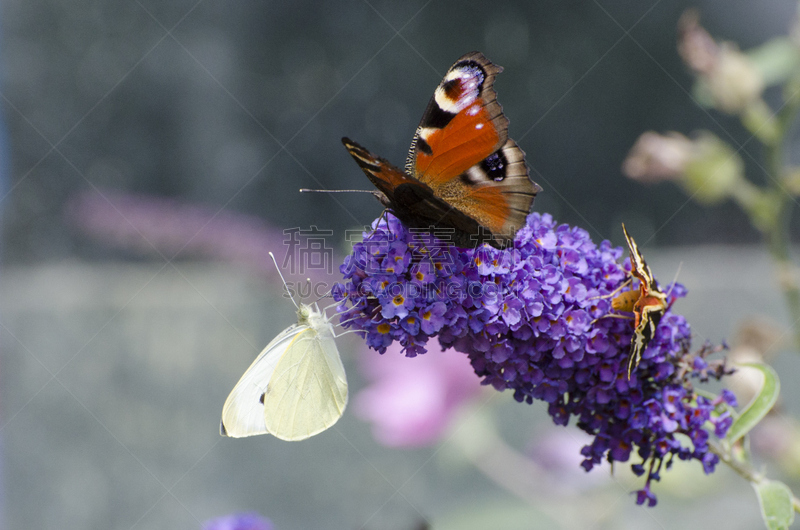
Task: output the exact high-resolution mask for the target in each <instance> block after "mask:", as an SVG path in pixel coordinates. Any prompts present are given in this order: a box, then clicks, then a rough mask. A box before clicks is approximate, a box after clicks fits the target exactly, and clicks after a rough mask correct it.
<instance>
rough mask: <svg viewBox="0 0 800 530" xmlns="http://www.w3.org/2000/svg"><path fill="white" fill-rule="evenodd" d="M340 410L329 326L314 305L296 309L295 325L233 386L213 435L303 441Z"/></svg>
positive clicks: (343, 402)
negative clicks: (217, 433) (264, 436)
mask: <svg viewBox="0 0 800 530" xmlns="http://www.w3.org/2000/svg"><path fill="white" fill-rule="evenodd" d="M346 406H347V378H346V377H345V373H344V366H342V360H341V358H340V357H339V350H338V349H337V348H336V343H335V342H334V333H333V326H332V325H331V323H330V320H329V319H328V318H327V317H326V316H325V313H323V312H322V311H321V310H320V309H319V307H317V306H316V304H315V306H314V307H312V306H310V305H305V304H301V305H299V306H298V307H297V324H293V325H291V326H289V327H288V328H286V329H285V330H283V331H282V332H281V333H280V334H279V335H278V336H277V337H275V338H274V339H273V340H272V342H270V343H269V344H268V345H267V347H266V348H264V351H262V352H261V353H260V354H259V355H258V357H256V360H255V361H253V364H251V365H250V367H249V368H248V369H247V371H246V372H245V373H244V375H243V376H242V378H241V379H240V380H239V382H238V383H236V386H235V387H233V390H232V391H231V394H230V395H229V396H228V399H227V400H225V406H224V407H223V408H222V421H221V422H220V425H219V432H220V434H221V435H222V436H231V437H234V438H241V437H244V436H253V435H255V434H272V435H273V436H275V437H276V438H280V439H281V440H289V441H297V440H305V439H306V438H310V437H311V436H314V435H315V434H318V433H321V432H322V431H324V430H325V429H327V428H329V427H330V426H331V425H333V424H334V423H336V422H337V421H338V420H339V418H340V417H341V416H342V414H343V413H344V409H345V407H346Z"/></svg>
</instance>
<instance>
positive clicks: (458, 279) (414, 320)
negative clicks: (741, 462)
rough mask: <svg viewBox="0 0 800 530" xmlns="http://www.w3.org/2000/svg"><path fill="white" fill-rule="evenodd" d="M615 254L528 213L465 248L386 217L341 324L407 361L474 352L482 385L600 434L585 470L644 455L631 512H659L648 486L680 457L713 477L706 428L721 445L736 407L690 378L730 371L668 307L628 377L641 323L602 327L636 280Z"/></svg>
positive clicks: (352, 276)
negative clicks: (615, 299) (502, 235)
mask: <svg viewBox="0 0 800 530" xmlns="http://www.w3.org/2000/svg"><path fill="white" fill-rule="evenodd" d="M621 256H622V249H620V248H618V247H617V248H615V247H612V246H611V244H610V243H609V242H608V241H603V242H602V243H601V244H600V245H599V246H598V245H596V244H595V243H593V242H592V241H591V239H590V238H589V235H588V233H587V232H586V231H585V230H583V229H580V228H574V227H569V226H567V225H560V226H557V225H556V223H555V221H554V220H553V218H552V217H551V216H549V215H546V214H544V215H540V214H538V213H533V214H531V215H530V216H529V217H528V222H527V225H526V226H525V227H523V228H522V229H521V230H520V231H519V232H518V233H517V237H516V241H515V244H514V247H513V248H508V249H506V250H498V249H495V248H492V247H489V246H488V245H483V246H481V247H478V248H477V249H474V250H463V249H457V248H455V247H453V246H448V245H446V244H443V243H442V242H440V241H438V240H436V239H434V238H433V237H432V236H430V235H429V234H426V233H421V232H415V231H413V230H408V229H406V228H405V227H404V226H403V225H402V224H401V223H400V222H399V221H398V220H397V219H395V218H394V217H392V216H391V215H389V216H387V219H386V220H385V221H381V222H380V223H378V224H376V226H375V227H374V230H373V231H372V232H370V233H368V234H365V237H364V240H363V241H362V242H361V243H357V244H356V245H354V247H353V252H352V254H350V255H349V256H347V257H346V258H345V261H344V263H343V264H342V266H341V268H340V270H341V272H342V274H343V275H344V279H345V283H343V284H337V285H335V286H334V289H333V295H334V298H335V299H336V301H337V302H339V310H340V311H341V312H342V315H341V321H342V322H343V325H344V326H346V327H350V328H353V329H357V330H360V331H363V332H364V336H365V337H366V341H367V344H368V345H369V346H370V347H371V348H373V349H375V350H377V351H379V352H381V353H383V352H385V351H386V348H387V346H389V345H390V344H391V343H393V342H394V341H398V342H399V343H400V344H401V345H402V346H403V348H404V351H405V353H406V355H407V356H410V357H413V356H415V355H417V354H421V353H424V352H425V351H426V350H425V344H426V343H427V341H428V340H429V339H430V338H432V337H438V340H439V342H440V344H441V345H442V347H444V348H449V347H453V348H455V349H456V350H458V351H460V352H463V353H465V354H467V355H468V356H469V359H470V361H471V363H472V367H473V369H474V370H475V373H476V374H477V375H478V376H480V377H482V378H483V383H484V384H490V385H492V386H493V387H494V388H496V389H497V390H504V389H511V390H513V391H514V397H515V399H516V400H517V401H520V402H521V401H525V402H527V403H532V402H533V400H534V399H538V400H542V401H545V402H547V403H548V412H549V414H550V415H551V417H552V418H553V421H554V422H555V423H556V424H560V425H566V424H567V423H568V422H569V420H570V418H572V417H574V418H576V420H577V425H578V427H580V428H581V429H582V430H584V431H586V432H587V433H589V434H591V435H592V436H594V440H593V442H592V443H591V444H589V445H587V446H585V447H584V448H583V450H582V454H583V456H584V461H583V464H582V465H583V467H584V468H585V469H586V470H587V471H588V470H590V469H592V467H594V466H595V465H596V464H599V463H600V462H601V461H602V460H603V459H606V460H608V461H609V462H626V461H628V460H629V459H630V458H631V453H632V452H633V451H634V448H638V450H637V454H638V457H639V459H641V461H640V462H639V463H637V464H634V465H633V466H632V467H633V470H634V472H636V473H637V474H644V473H645V472H646V473H647V478H646V485H645V487H644V488H643V489H642V490H640V491H639V492H637V493H638V496H637V502H638V503H639V504H643V503H645V502H647V503H648V505H650V506H653V505H654V504H655V502H656V498H655V495H654V494H653V493H652V492H651V491H650V483H651V481H652V480H658V478H659V473H660V471H661V468H662V464H666V466H667V467H669V465H670V464H671V461H672V458H674V457H675V456H677V457H678V458H681V459H685V460H688V459H697V460H700V461H701V462H702V464H703V468H704V469H705V471H706V473H711V472H712V471H713V470H714V466H715V465H716V464H717V462H718V458H717V456H716V455H714V454H713V453H711V452H709V446H708V438H709V431H708V430H707V429H709V428H711V429H713V431H714V434H715V435H716V436H718V437H721V436H724V435H725V433H726V431H727V429H728V427H729V426H730V424H731V417H730V413H729V412H727V411H726V410H727V409H726V404H727V405H733V404H734V403H735V398H734V396H733V394H731V393H730V392H727V391H724V392H723V393H722V394H721V397H719V398H717V399H714V400H710V399H707V398H705V397H702V396H699V395H697V393H695V392H694V390H693V387H692V385H691V380H692V379H699V380H702V381H705V380H707V379H708V378H709V377H712V376H713V377H716V378H719V377H721V376H722V375H723V374H724V373H727V372H726V369H725V367H724V363H720V362H719V361H716V362H708V361H706V360H705V358H706V356H707V355H708V354H709V353H712V352H713V351H717V350H718V349H714V348H711V347H704V348H702V349H701V350H700V351H699V352H697V353H694V354H693V353H690V349H689V348H690V330H689V325H688V324H687V322H686V320H685V319H684V318H683V317H682V316H680V315H675V314H673V313H671V312H670V311H667V313H666V314H665V315H664V317H663V318H662V319H661V322H660V323H659V326H658V330H657V333H656V335H655V337H654V338H653V339H652V340H651V342H650V344H649V345H648V347H647V349H646V350H645V352H644V354H643V356H642V357H643V358H642V361H641V363H640V364H639V366H638V368H637V369H636V370H635V371H634V373H633V374H632V375H631V378H630V379H628V376H627V361H628V356H629V354H630V348H631V337H632V333H633V325H632V323H631V321H630V320H626V319H619V318H605V317H607V315H609V314H611V313H613V310H612V307H611V300H610V299H609V298H603V296H604V295H607V294H609V293H611V292H612V291H614V289H616V288H617V287H618V286H619V285H620V284H621V283H622V282H624V281H625V280H626V278H627V276H628V272H627V270H629V267H630V264H629V262H627V260H626V263H625V266H624V267H623V266H621V265H619V264H618V263H617V260H618V259H619V258H620V257H621ZM669 292H670V299H671V300H674V299H675V298H676V297H679V296H685V290H684V289H683V287H682V286H680V285H676V286H675V287H673V288H672V289H671V290H669ZM709 426H711V427H709ZM678 434H683V435H686V436H687V437H688V439H689V440H690V441H691V444H690V445H688V446H687V445H684V444H686V441H685V438H681V437H678V436H676V435H678Z"/></svg>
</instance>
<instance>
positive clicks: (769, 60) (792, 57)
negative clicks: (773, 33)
mask: <svg viewBox="0 0 800 530" xmlns="http://www.w3.org/2000/svg"><path fill="white" fill-rule="evenodd" d="M746 53H747V57H748V58H749V59H750V60H751V61H752V62H753V65H754V66H755V67H756V69H757V70H758V71H759V73H761V77H762V79H763V80H764V84H765V85H766V86H772V85H777V84H780V83H782V82H784V81H786V80H787V79H789V78H790V77H792V75H794V74H795V73H797V72H798V68H800V50H798V48H797V46H796V45H795V44H793V43H792V41H791V40H789V39H788V38H786V37H779V38H776V39H772V40H771V41H768V42H766V43H764V44H762V45H761V46H759V47H757V48H753V49H751V50H748V51H747V52H746Z"/></svg>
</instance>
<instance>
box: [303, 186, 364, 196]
mask: <svg viewBox="0 0 800 530" xmlns="http://www.w3.org/2000/svg"><path fill="white" fill-rule="evenodd" d="M300 193H371V194H373V195H375V192H374V191H372V190H311V189H308V188H300Z"/></svg>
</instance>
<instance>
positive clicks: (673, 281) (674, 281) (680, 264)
mask: <svg viewBox="0 0 800 530" xmlns="http://www.w3.org/2000/svg"><path fill="white" fill-rule="evenodd" d="M682 267H683V262H682V261H681V262H680V263H679V264H678V270H677V271H675V277H674V278H673V279H672V283H671V284H670V286H669V291H667V300H669V295H671V294H672V290H673V289H674V288H675V284H676V283H678V274H680V273H681V268H682ZM670 305H672V304H670Z"/></svg>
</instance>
